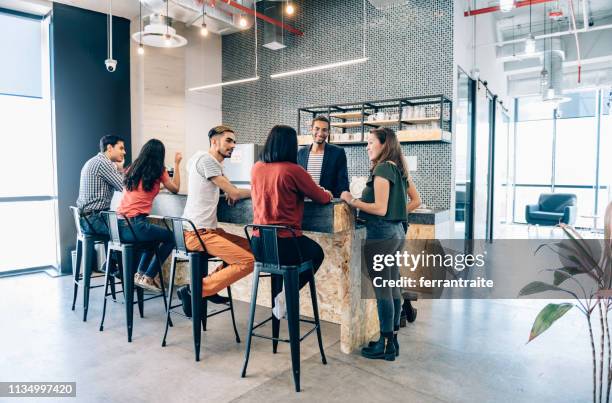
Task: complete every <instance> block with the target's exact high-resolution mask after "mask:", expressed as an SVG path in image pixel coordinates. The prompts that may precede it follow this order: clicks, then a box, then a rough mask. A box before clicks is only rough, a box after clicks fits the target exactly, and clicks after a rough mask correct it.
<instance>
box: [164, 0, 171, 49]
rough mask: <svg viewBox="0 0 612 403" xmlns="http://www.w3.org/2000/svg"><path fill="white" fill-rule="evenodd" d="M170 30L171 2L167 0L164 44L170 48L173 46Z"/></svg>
mask: <svg viewBox="0 0 612 403" xmlns="http://www.w3.org/2000/svg"><path fill="white" fill-rule="evenodd" d="M169 28H170V0H166V35H164V44H165V45H166V46H168V47H170V46H171V45H172V37H171V36H170V34H169V33H168V31H169Z"/></svg>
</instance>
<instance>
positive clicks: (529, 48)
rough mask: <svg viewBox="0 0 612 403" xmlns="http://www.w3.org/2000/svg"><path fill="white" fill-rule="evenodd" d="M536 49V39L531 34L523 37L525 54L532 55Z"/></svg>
mask: <svg viewBox="0 0 612 403" xmlns="http://www.w3.org/2000/svg"><path fill="white" fill-rule="evenodd" d="M535 51H536V40H535V37H534V36H533V34H529V36H528V37H527V39H525V54H526V55H533V54H534V53H535Z"/></svg>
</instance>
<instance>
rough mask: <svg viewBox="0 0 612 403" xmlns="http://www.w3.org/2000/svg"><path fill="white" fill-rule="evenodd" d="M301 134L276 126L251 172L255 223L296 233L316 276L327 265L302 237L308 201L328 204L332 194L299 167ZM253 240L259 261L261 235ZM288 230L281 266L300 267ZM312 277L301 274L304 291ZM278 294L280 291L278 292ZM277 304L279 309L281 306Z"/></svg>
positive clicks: (282, 235)
mask: <svg viewBox="0 0 612 403" xmlns="http://www.w3.org/2000/svg"><path fill="white" fill-rule="evenodd" d="M297 149H298V142H297V134H296V132H295V130H294V129H293V128H291V127H289V126H274V127H273V128H272V130H271V131H270V134H269V135H268V139H267V140H266V144H265V145H264V149H263V151H262V153H261V156H260V160H259V161H258V162H257V163H256V164H255V165H254V166H253V170H252V171H251V198H252V200H253V223H254V224H275V225H287V226H289V227H291V228H293V229H294V230H295V233H296V235H297V238H296V239H297V243H298V245H299V252H300V253H301V256H302V259H303V260H304V261H308V260H311V261H312V265H313V268H314V271H315V272H316V271H317V270H318V269H319V267H320V266H321V264H322V263H323V258H324V257H325V256H324V254H323V249H321V247H320V246H319V244H317V243H316V242H315V241H313V240H312V239H310V238H308V237H307V236H304V235H302V216H303V215H304V197H308V198H310V199H312V200H313V201H314V202H317V203H321V204H327V203H329V202H331V200H332V194H331V193H330V192H329V191H326V190H323V188H321V187H319V186H318V185H317V184H316V183H315V182H314V181H313V180H312V177H311V176H310V174H308V172H307V171H306V170H305V169H304V168H302V167H301V166H300V165H298V164H297ZM254 235H255V236H253V253H254V254H255V258H256V260H259V259H258V258H257V257H258V256H259V255H260V253H261V250H260V249H261V243H260V240H259V237H257V236H256V235H257V234H254ZM291 237H292V235H291V232H290V231H288V230H284V231H279V233H278V255H279V260H280V264H282V265H295V264H299V263H300V261H299V254H298V251H297V250H296V246H295V240H294V239H292V238H291ZM310 277H311V274H310V272H309V271H305V272H303V273H301V274H300V285H299V286H300V288H302V287H303V286H304V285H305V284H307V283H308V281H309V280H310ZM276 291H277V292H276V293H275V294H278V292H279V291H280V290H276ZM277 302H278V301H276V303H275V305H277Z"/></svg>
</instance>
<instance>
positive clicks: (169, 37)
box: [164, 34, 172, 46]
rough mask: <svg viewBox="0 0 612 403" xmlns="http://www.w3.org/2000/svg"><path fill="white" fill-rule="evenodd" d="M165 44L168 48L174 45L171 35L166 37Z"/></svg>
mask: <svg viewBox="0 0 612 403" xmlns="http://www.w3.org/2000/svg"><path fill="white" fill-rule="evenodd" d="M164 44H165V45H166V46H171V45H172V36H170V34H166V35H164Z"/></svg>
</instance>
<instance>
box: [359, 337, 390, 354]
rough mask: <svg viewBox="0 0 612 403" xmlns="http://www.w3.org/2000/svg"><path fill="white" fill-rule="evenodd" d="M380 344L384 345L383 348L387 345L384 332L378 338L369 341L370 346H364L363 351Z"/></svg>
mask: <svg viewBox="0 0 612 403" xmlns="http://www.w3.org/2000/svg"><path fill="white" fill-rule="evenodd" d="M379 344H380V345H382V346H383V348H384V346H385V338H384V337H383V336H382V334H381V335H380V337H379V338H378V340H376V341H371V342H369V343H368V346H367V347H364V348H363V349H362V351H363V350H371V349H372V348H374V347H375V346H376V345H379Z"/></svg>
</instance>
